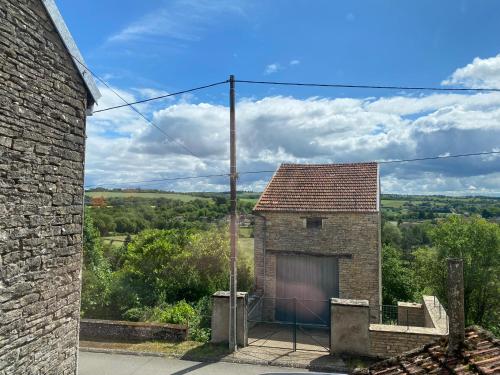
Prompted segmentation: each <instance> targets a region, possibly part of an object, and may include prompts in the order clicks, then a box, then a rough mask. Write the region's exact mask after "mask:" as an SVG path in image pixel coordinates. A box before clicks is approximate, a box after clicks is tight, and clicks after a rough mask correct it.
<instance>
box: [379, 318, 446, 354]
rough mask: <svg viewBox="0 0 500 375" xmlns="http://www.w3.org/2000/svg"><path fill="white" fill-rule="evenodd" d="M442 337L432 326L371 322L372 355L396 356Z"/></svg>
mask: <svg viewBox="0 0 500 375" xmlns="http://www.w3.org/2000/svg"><path fill="white" fill-rule="evenodd" d="M440 337H442V335H441V334H439V333H438V332H437V330H435V329H432V328H424V327H402V326H394V325H386V324H370V355H372V356H376V357H383V358H385V357H392V356H396V355H399V354H402V353H404V352H406V351H408V350H412V349H415V348H418V347H419V346H422V345H424V344H428V343H429V342H431V341H433V340H435V339H438V338H440Z"/></svg>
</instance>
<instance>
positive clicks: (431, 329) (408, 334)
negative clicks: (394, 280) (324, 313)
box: [330, 296, 448, 358]
mask: <svg viewBox="0 0 500 375" xmlns="http://www.w3.org/2000/svg"><path fill="white" fill-rule="evenodd" d="M331 304H332V309H331V332H330V334H331V348H330V350H331V353H351V354H365V355H369V356H374V357H382V358H385V357H391V356H395V355H399V354H402V353H404V352H406V351H408V350H412V349H415V348H417V347H419V346H421V345H424V344H426V343H429V342H431V341H433V340H435V339H438V338H440V337H444V336H446V335H447V334H448V318H447V315H446V312H445V310H444V309H443V308H442V306H441V304H440V303H439V301H438V300H437V298H435V297H433V296H424V297H423V301H422V303H421V304H408V303H401V304H398V307H399V306H400V307H401V308H402V311H404V312H405V313H406V312H408V313H410V311H411V313H414V314H415V317H414V318H412V319H413V320H412V322H417V321H418V322H420V323H423V324H425V326H422V327H416V326H412V325H409V326H408V325H388V324H370V317H369V314H370V313H369V307H368V301H363V300H342V299H336V298H333V299H332V300H331ZM419 306H420V307H419ZM398 310H399V309H398ZM398 313H399V311H398ZM425 316H427V317H428V318H427V319H425ZM405 318H406V317H405ZM401 319H403V318H401V317H398V321H400V320H401ZM409 320H410V318H409Z"/></svg>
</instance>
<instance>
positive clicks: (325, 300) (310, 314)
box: [276, 255, 339, 325]
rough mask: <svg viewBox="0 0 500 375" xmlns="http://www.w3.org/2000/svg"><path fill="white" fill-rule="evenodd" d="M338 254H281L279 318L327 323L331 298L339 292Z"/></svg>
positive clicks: (277, 266) (277, 313)
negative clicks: (334, 255)
mask: <svg viewBox="0 0 500 375" xmlns="http://www.w3.org/2000/svg"><path fill="white" fill-rule="evenodd" d="M338 269H339V268H338V258H336V257H325V256H311V255H278V256H277V259H276V298H277V300H276V320H278V321H284V322H293V321H294V320H295V314H296V320H297V322H299V323H305V324H321V325H324V324H327V323H328V322H329V320H330V317H329V314H330V304H329V299H330V298H332V297H338V295H339V271H338Z"/></svg>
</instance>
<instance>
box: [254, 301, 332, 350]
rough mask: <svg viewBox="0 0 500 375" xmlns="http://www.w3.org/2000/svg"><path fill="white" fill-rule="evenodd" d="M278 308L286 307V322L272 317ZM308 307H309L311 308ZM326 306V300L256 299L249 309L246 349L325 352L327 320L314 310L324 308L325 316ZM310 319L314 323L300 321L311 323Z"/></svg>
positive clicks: (328, 336)
mask: <svg viewBox="0 0 500 375" xmlns="http://www.w3.org/2000/svg"><path fill="white" fill-rule="evenodd" d="M278 305H280V306H281V307H283V306H286V307H287V310H286V311H287V314H286V318H287V320H280V319H278V318H279V317H276V316H275V311H277V309H276V306H278ZM310 306H313V309H311V308H310ZM281 307H280V308H281ZM329 307H330V301H329V300H322V301H317V300H299V299H297V298H288V299H283V298H265V297H260V298H258V300H257V301H254V302H253V303H251V304H250V306H249V312H248V343H249V345H250V346H262V347H272V348H280V349H291V350H293V351H297V350H305V351H324V352H329V351H330V319H329V318H328V319H324V317H321V316H319V315H317V314H316V312H315V311H314V310H318V309H319V310H321V311H323V310H325V309H327V310H328V313H329V311H330V308H329ZM312 317H314V321H315V323H310V322H305V321H304V320H306V319H307V321H311V318H312ZM305 318H306V319H305ZM301 320H302V321H301Z"/></svg>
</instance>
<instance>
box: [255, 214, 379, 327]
mask: <svg viewBox="0 0 500 375" xmlns="http://www.w3.org/2000/svg"><path fill="white" fill-rule="evenodd" d="M261 215H262V216H264V217H265V218H264V217H262V216H257V217H256V220H255V229H254V237H255V238H254V257H255V267H254V269H255V286H256V289H257V290H258V291H259V292H261V293H264V294H265V296H266V297H269V298H271V299H272V298H275V296H276V254H279V253H280V252H290V251H293V252H303V253H308V252H309V253H319V254H331V255H338V256H339V290H340V298H352V299H368V300H369V302H370V306H375V305H378V304H380V303H381V301H380V298H381V278H380V277H381V270H380V255H381V254H380V237H379V236H380V234H379V225H380V217H379V214H378V213H327V214H325V213H321V214H318V213H282V212H266V213H261ZM305 217H322V218H324V220H323V228H322V229H319V230H318V229H307V228H305V227H304V224H303V221H304V218H305ZM264 302H266V303H265V304H264V307H263V308H264V310H265V312H264V315H265V316H267V317H268V318H269V319H272V318H273V317H272V312H273V311H274V305H273V304H272V300H265V301H264Z"/></svg>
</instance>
